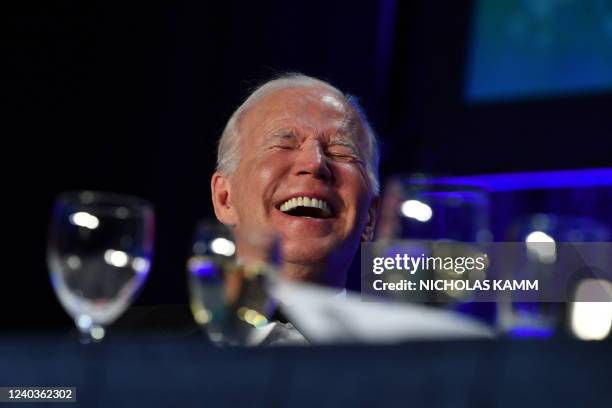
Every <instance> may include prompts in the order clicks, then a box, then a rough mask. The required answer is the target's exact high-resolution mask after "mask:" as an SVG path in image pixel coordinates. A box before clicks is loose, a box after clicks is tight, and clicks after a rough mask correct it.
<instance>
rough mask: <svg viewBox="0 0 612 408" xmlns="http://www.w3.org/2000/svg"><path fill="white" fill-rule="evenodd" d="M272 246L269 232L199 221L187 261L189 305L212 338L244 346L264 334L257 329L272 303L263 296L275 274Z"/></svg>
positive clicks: (215, 341) (266, 320)
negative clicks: (238, 230) (235, 230)
mask: <svg viewBox="0 0 612 408" xmlns="http://www.w3.org/2000/svg"><path fill="white" fill-rule="evenodd" d="M238 247H239V248H240V251H241V253H240V256H238V255H239V254H238V253H237V250H238ZM275 251H276V242H275V240H274V237H273V235H272V234H267V233H264V232H261V231H251V232H250V233H248V234H246V233H238V234H237V235H234V234H232V232H231V231H230V230H229V229H228V228H227V227H226V226H224V225H222V224H220V223H219V222H217V221H216V220H203V221H201V222H200V223H199V224H198V226H197V228H196V233H195V237H194V242H193V246H192V255H191V257H190V258H189V260H188V261H187V276H188V283H189V296H190V306H191V311H192V313H193V317H194V319H195V321H196V322H197V323H198V324H199V325H200V326H201V327H202V328H203V329H204V331H205V333H206V334H207V336H208V338H209V339H210V340H211V341H212V342H213V343H215V344H217V345H233V346H248V345H253V344H256V343H257V342H258V339H259V337H260V336H261V335H263V334H264V331H265V330H258V329H261V328H263V327H264V326H266V325H267V324H268V323H269V320H268V319H269V318H270V317H271V315H272V313H273V312H274V307H275V305H274V302H273V300H272V298H271V297H270V296H269V295H268V284H269V278H271V277H272V276H273V275H275V274H276V273H277V269H276V258H275V256H276V252H275Z"/></svg>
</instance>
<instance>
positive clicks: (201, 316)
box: [193, 308, 212, 325]
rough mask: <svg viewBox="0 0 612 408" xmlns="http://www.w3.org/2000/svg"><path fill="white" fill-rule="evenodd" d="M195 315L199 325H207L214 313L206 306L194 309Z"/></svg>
mask: <svg viewBox="0 0 612 408" xmlns="http://www.w3.org/2000/svg"><path fill="white" fill-rule="evenodd" d="M193 317H194V319H195V321H196V323H198V324H199V325H205V324H207V323H208V322H210V321H211V320H212V313H210V312H209V311H208V310H206V309H204V308H198V309H196V310H195V311H194V313H193Z"/></svg>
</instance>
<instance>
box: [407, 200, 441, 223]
mask: <svg viewBox="0 0 612 408" xmlns="http://www.w3.org/2000/svg"><path fill="white" fill-rule="evenodd" d="M401 211H402V214H404V216H405V217H408V218H413V219H415V220H417V221H421V222H427V221H429V220H430V219H431V216H432V215H433V211H432V210H431V207H430V206H428V205H427V204H425V203H423V202H421V201H419V200H407V201H404V202H403V203H402V207H401Z"/></svg>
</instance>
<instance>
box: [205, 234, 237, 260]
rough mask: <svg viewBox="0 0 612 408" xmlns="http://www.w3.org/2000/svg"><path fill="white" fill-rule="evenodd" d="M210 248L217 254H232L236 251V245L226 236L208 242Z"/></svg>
mask: <svg viewBox="0 0 612 408" xmlns="http://www.w3.org/2000/svg"><path fill="white" fill-rule="evenodd" d="M210 249H211V250H212V251H213V252H214V253H215V254H219V255H224V256H232V255H234V252H236V245H234V243H233V242H232V241H230V240H229V239H226V238H215V239H213V240H212V242H211V243H210Z"/></svg>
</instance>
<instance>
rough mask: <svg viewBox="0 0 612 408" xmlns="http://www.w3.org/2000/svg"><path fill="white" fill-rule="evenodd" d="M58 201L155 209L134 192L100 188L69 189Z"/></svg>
mask: <svg viewBox="0 0 612 408" xmlns="http://www.w3.org/2000/svg"><path fill="white" fill-rule="evenodd" d="M55 202H56V203H62V204H78V205H86V206H87V205H91V206H101V207H105V206H117V207H128V208H129V209H131V210H142V211H145V210H153V204H152V203H151V202H150V201H148V200H146V199H144V198H141V197H138V196H136V195H132V194H124V193H117V192H111V191H99V190H69V191H64V192H61V193H59V194H58V195H57V196H56V198H55Z"/></svg>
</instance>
